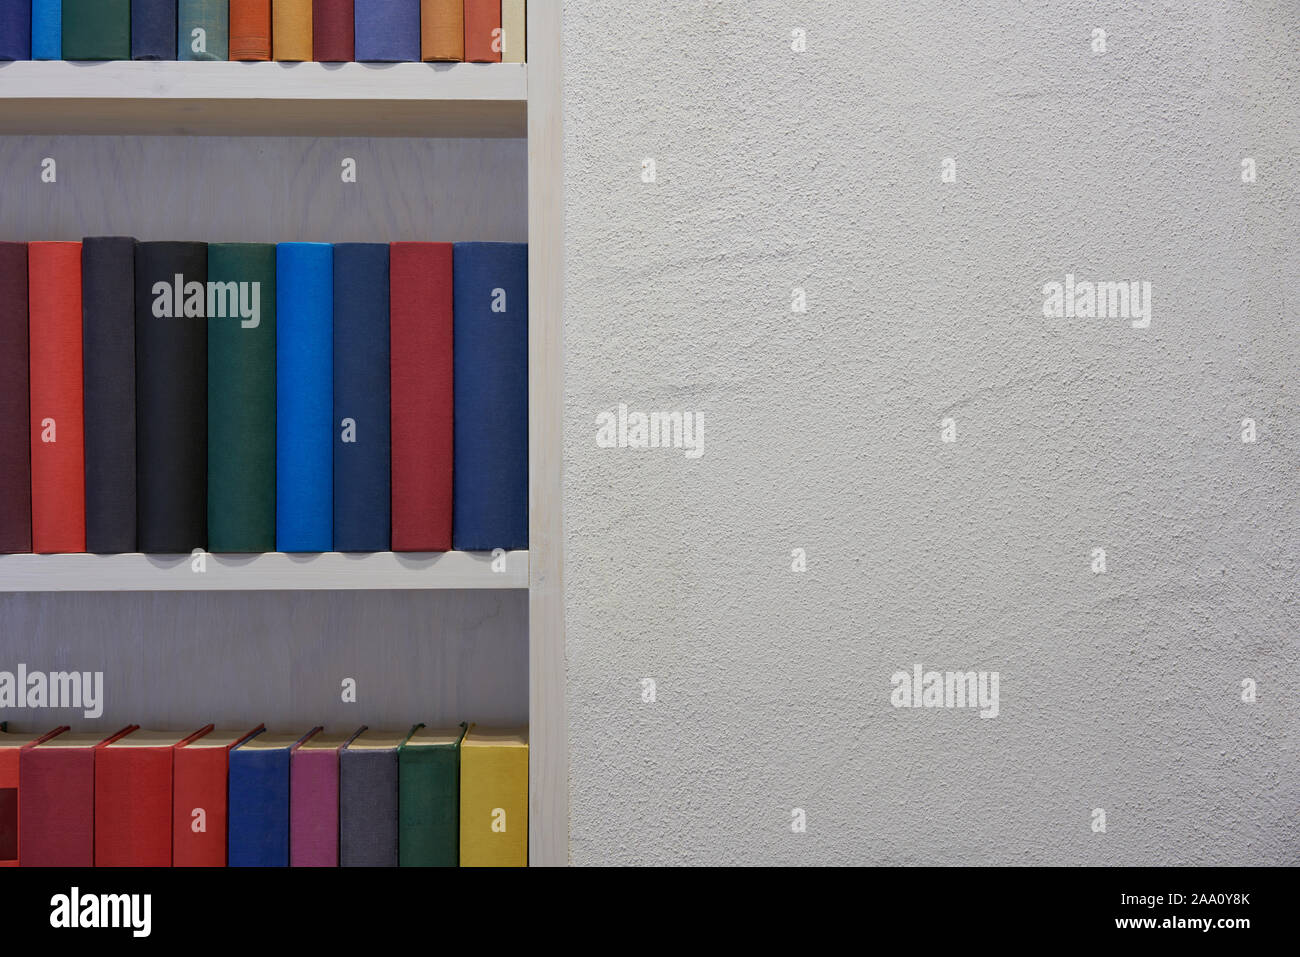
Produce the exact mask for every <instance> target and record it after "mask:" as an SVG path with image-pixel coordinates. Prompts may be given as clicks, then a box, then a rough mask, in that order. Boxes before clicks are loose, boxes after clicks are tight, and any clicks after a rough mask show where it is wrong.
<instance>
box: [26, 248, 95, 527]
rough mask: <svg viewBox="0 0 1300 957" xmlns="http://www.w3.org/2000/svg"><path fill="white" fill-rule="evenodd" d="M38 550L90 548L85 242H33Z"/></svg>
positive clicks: (30, 285)
mask: <svg viewBox="0 0 1300 957" xmlns="http://www.w3.org/2000/svg"><path fill="white" fill-rule="evenodd" d="M27 295H28V306H27V308H28V315H29V322H28V325H29V333H28V347H29V351H30V357H31V358H30V369H31V389H30V396H31V399H30V404H29V410H30V413H31V433H30V436H31V462H32V550H33V551H35V552H84V551H85V550H86V472H85V453H84V441H85V440H84V436H83V421H82V379H81V376H82V371H81V243H54V242H51V243H30V244H28V246H27Z"/></svg>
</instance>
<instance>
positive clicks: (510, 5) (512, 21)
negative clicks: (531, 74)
mask: <svg viewBox="0 0 1300 957" xmlns="http://www.w3.org/2000/svg"><path fill="white" fill-rule="evenodd" d="M527 24H528V14H527V7H526V6H525V0H501V62H502V63H523V62H525V61H526V60H527V59H528V25H527Z"/></svg>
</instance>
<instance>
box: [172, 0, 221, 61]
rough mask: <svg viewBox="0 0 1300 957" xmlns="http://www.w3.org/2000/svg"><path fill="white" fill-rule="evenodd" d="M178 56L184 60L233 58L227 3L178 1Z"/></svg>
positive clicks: (191, 0)
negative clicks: (231, 54)
mask: <svg viewBox="0 0 1300 957" xmlns="http://www.w3.org/2000/svg"><path fill="white" fill-rule="evenodd" d="M176 53H177V57H178V59H181V60H225V59H229V56H230V8H229V6H228V5H227V2H226V0H177V6H176Z"/></svg>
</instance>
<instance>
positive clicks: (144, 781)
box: [95, 725, 212, 867]
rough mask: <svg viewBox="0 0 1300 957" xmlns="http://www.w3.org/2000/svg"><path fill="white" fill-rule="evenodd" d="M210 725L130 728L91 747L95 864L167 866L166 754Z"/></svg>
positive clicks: (169, 774)
mask: <svg viewBox="0 0 1300 957" xmlns="http://www.w3.org/2000/svg"><path fill="white" fill-rule="evenodd" d="M211 730H212V725H208V726H207V727H206V728H203V729H202V730H201V731H198V732H195V733H192V734H186V733H179V732H175V731H139V730H136V731H131V732H128V733H127V734H124V735H123V736H122V737H120V738H118V739H117V740H116V741H113V742H111V743H110V744H106V745H104V746H103V747H102V748H96V749H95V866H96V867H171V866H172V756H173V755H174V754H175V752H176V748H177V747H178V746H179V745H181V744H182V743H184V742H186V741H192V740H193V739H195V738H197V737H199V736H201V735H203V734H205V733H206V732H208V731H211Z"/></svg>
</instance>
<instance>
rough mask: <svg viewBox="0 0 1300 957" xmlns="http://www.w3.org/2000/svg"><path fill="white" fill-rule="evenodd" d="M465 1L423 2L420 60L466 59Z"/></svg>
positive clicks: (436, 0) (425, 0)
mask: <svg viewBox="0 0 1300 957" xmlns="http://www.w3.org/2000/svg"><path fill="white" fill-rule="evenodd" d="M463 2H464V0H420V57H421V58H422V59H423V60H424V61H425V62H426V63H427V62H430V61H433V60H463V59H465V8H464V6H463V5H462V4H463Z"/></svg>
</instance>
